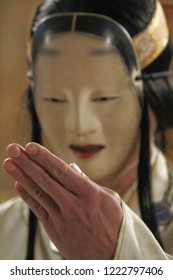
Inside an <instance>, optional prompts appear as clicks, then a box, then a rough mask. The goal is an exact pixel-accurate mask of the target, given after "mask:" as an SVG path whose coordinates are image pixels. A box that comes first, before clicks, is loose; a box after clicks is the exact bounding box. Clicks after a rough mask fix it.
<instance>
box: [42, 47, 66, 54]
mask: <svg viewBox="0 0 173 280" xmlns="http://www.w3.org/2000/svg"><path fill="white" fill-rule="evenodd" d="M40 52H41V53H42V54H44V55H49V56H59V55H62V52H61V51H60V50H56V49H50V48H41V49H40Z"/></svg>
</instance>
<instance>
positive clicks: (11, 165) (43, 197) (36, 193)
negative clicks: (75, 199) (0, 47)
mask: <svg viewBox="0 0 173 280" xmlns="http://www.w3.org/2000/svg"><path fill="white" fill-rule="evenodd" d="M3 167H4V170H5V171H6V172H7V173H8V174H9V175H10V176H12V177H13V178H14V179H15V180H16V181H17V182H19V183H20V184H21V185H22V186H23V188H24V189H25V191H27V193H28V194H29V195H30V196H31V197H33V198H34V200H36V201H37V202H38V203H39V204H41V205H42V206H43V207H44V208H45V209H46V211H47V212H49V213H50V215H51V216H53V215H54V214H56V213H57V212H58V211H59V208H60V209H61V206H62V208H63V207H64V204H66V205H67V204H68V199H69V197H68V195H67V194H66V195H65V194H64V189H63V188H62V187H59V188H58V187H57V183H56V182H55V181H54V180H53V179H51V178H50V179H49V180H48V183H49V185H48V187H44V188H43V187H42V188H41V187H40V186H39V185H38V184H36V183H35V182H34V181H33V179H32V178H31V177H30V176H29V175H28V174H26V173H25V172H24V171H23V170H22V169H20V167H19V166H18V165H17V164H16V163H15V162H13V160H12V159H7V160H5V161H4V165H3ZM39 178H40V175H39V174H38V181H39ZM42 182H43V180H42ZM55 185H56V186H55ZM43 189H44V190H45V189H46V190H48V191H47V192H46V191H44V190H43ZM53 190H56V192H54V191H53ZM58 190H59V191H58ZM50 193H51V194H52V196H50ZM56 198H57V199H56ZM61 210H63V209H61Z"/></svg>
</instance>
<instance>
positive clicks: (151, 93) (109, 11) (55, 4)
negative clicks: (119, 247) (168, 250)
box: [29, 0, 173, 243]
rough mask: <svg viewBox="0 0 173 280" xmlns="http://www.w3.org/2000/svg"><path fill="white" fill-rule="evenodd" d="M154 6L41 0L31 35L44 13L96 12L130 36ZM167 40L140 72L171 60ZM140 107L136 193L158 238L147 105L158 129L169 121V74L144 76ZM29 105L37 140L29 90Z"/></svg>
mask: <svg viewBox="0 0 173 280" xmlns="http://www.w3.org/2000/svg"><path fill="white" fill-rule="evenodd" d="M155 9H156V0H140V1H139V0H116V1H115V0H47V1H43V4H42V5H40V6H39V7H38V9H37V11H36V14H35V17H34V19H33V24H32V29H31V37H33V36H34V33H35V31H36V30H37V25H38V23H39V22H40V20H41V19H42V18H44V17H45V16H48V15H51V14H55V13H64V12H85V13H87V12H88V13H97V14H101V15H105V16H108V17H110V18H112V19H114V20H116V21H117V22H119V23H120V24H121V25H123V26H124V27H125V29H126V30H127V31H128V33H129V34H130V36H131V37H133V36H134V35H136V34H138V33H139V32H141V31H142V30H144V29H145V28H146V26H147V25H148V24H149V23H150V21H151V19H152V16H153V14H154V12H155ZM171 56H172V53H171V45H170V41H169V42H168V44H167V45H166V47H165V49H164V50H163V51H162V53H161V54H160V55H159V56H158V57H157V59H155V60H154V61H153V62H152V63H151V64H150V65H148V66H147V67H146V68H144V69H142V75H143V74H149V73H156V72H163V71H167V70H168V69H169V65H170V60H171ZM143 82H144V108H143V116H142V122H141V149H140V159H139V167H138V193H139V203H140V209H141V216H142V219H143V220H144V222H145V223H146V224H147V226H148V227H149V228H150V230H151V231H152V232H153V234H154V235H155V236H156V238H157V239H158V240H159V242H160V243H161V241H160V238H159V234H158V230H157V221H156V218H155V213H154V209H153V203H152V195H151V188H150V155H149V122H148V105H150V106H151V108H152V110H153V112H154V113H155V115H156V118H157V122H158V129H161V130H162V129H166V128H167V127H170V126H171V125H172V124H173V110H172V108H173V88H172V86H171V84H170V81H169V77H164V78H163V77H160V78H157V79H146V80H145V79H144V80H143ZM29 104H30V106H29V109H30V113H31V117H32V126H33V139H32V140H34V141H37V142H39V143H41V135H40V133H41V129H40V126H39V121H38V119H37V115H36V112H35V107H34V102H33V98H32V91H31V90H30V91H29Z"/></svg>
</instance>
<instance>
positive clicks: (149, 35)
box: [133, 1, 169, 69]
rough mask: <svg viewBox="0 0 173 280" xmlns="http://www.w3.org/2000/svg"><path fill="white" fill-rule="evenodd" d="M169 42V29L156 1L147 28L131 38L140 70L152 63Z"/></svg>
mask: <svg viewBox="0 0 173 280" xmlns="http://www.w3.org/2000/svg"><path fill="white" fill-rule="evenodd" d="M168 40H169V29H168V25H167V20H166V17H165V14H164V11H163V8H162V6H161V4H160V2H159V1H156V10H155V13H154V14H153V17H152V19H151V21H150V23H149V24H148V26H147V27H146V28H145V29H144V30H142V31H141V32H139V33H138V34H136V35H135V36H134V37H133V43H134V46H135V49H136V52H137V55H138V59H139V64H140V66H141V68H142V69H144V68H145V67H146V66H148V65H149V64H150V63H152V62H153V61H154V60H155V59H156V58H157V57H158V56H159V55H160V54H161V52H162V51H163V50H164V48H165V47H166V45H167V43H168Z"/></svg>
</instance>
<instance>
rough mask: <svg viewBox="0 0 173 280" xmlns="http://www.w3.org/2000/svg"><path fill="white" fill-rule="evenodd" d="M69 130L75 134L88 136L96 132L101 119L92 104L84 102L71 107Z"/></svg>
mask: <svg viewBox="0 0 173 280" xmlns="http://www.w3.org/2000/svg"><path fill="white" fill-rule="evenodd" d="M66 127H67V129H68V131H69V132H70V133H71V134H73V135H75V136H78V137H79V136H87V135H90V134H93V133H95V132H96V131H97V130H98V129H99V127H100V124H99V120H98V118H97V116H96V113H95V112H94V110H92V106H91V105H90V104H87V102H83V103H82V104H79V105H76V106H75V107H74V108H73V109H72V108H71V110H70V112H69V115H68V119H67V121H66Z"/></svg>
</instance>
